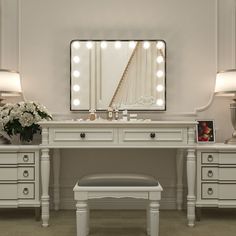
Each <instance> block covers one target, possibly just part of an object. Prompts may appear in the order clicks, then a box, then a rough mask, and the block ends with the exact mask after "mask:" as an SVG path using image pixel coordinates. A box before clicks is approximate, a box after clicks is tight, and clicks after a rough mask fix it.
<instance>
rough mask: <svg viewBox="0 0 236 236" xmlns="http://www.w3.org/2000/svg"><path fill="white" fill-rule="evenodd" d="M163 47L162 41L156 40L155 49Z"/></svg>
mask: <svg viewBox="0 0 236 236" xmlns="http://www.w3.org/2000/svg"><path fill="white" fill-rule="evenodd" d="M164 47H165V44H164V42H163V41H158V42H157V49H162V48H164Z"/></svg>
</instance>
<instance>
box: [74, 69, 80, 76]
mask: <svg viewBox="0 0 236 236" xmlns="http://www.w3.org/2000/svg"><path fill="white" fill-rule="evenodd" d="M73 76H74V77H76V78H78V77H80V72H79V71H78V70H75V71H74V72H73Z"/></svg>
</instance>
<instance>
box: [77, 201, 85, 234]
mask: <svg viewBox="0 0 236 236" xmlns="http://www.w3.org/2000/svg"><path fill="white" fill-rule="evenodd" d="M87 211H88V204H87V201H77V204H76V221H77V222H76V225H77V236H86V233H87V227H88V225H87V217H88V214H87Z"/></svg>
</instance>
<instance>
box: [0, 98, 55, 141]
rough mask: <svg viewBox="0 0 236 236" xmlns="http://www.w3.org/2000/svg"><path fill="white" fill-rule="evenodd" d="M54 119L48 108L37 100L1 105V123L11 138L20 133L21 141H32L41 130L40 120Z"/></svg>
mask: <svg viewBox="0 0 236 236" xmlns="http://www.w3.org/2000/svg"><path fill="white" fill-rule="evenodd" d="M43 120H52V116H51V115H50V114H49V112H48V111H47V109H46V108H45V107H44V106H42V105H40V104H39V103H37V102H31V101H26V102H19V103H16V104H10V103H8V104H5V105H4V106H3V107H0V125H1V126H2V127H1V128H2V130H3V131H5V132H6V133H7V134H8V136H9V137H10V138H11V137H12V136H13V135H17V134H19V136H20V140H21V141H26V142H30V141H32V140H33V135H34V134H35V133H37V132H38V131H41V129H40V126H39V124H38V122H39V121H43Z"/></svg>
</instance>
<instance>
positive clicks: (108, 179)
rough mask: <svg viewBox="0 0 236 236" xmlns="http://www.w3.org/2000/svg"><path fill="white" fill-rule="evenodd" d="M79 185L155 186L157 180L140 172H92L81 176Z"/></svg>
mask: <svg viewBox="0 0 236 236" xmlns="http://www.w3.org/2000/svg"><path fill="white" fill-rule="evenodd" d="M78 185H79V186H157V185H158V181H157V180H156V179H155V178H154V177H152V176H148V175H142V174H141V175H140V174H114V173H112V174H93V175H87V176H84V177H83V178H81V179H80V180H79V182H78Z"/></svg>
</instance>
